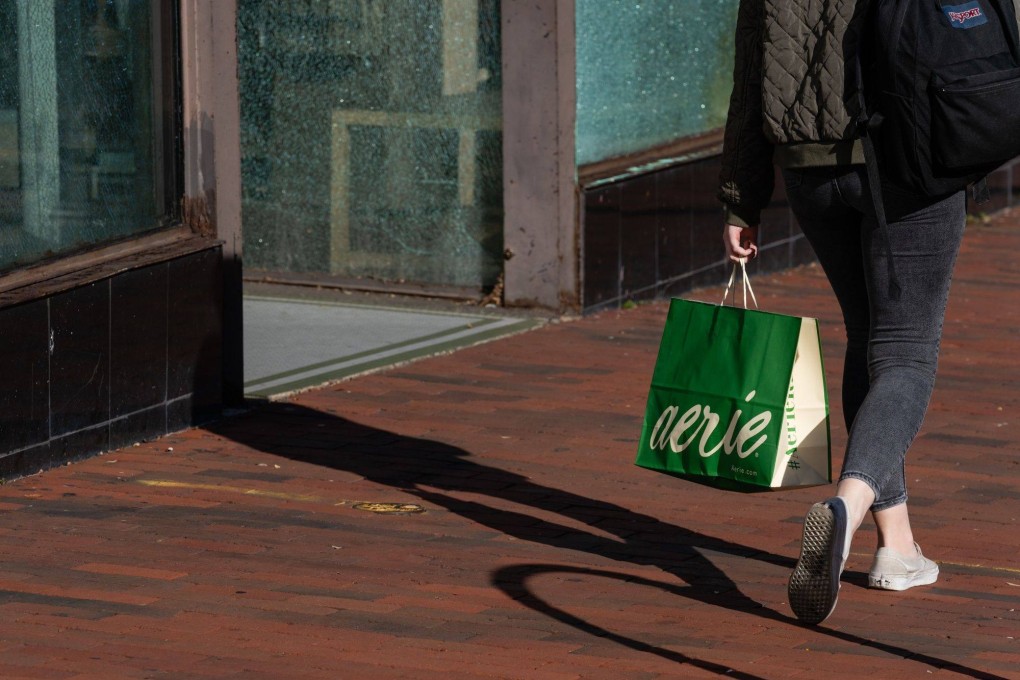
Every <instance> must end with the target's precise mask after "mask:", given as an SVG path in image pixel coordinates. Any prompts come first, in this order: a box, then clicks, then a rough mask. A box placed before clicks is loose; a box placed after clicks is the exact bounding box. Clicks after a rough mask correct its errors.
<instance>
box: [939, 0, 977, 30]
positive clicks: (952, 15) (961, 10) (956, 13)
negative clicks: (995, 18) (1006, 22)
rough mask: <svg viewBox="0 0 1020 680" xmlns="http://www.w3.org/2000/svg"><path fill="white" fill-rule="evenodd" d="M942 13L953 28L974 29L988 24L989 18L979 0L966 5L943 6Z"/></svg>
mask: <svg viewBox="0 0 1020 680" xmlns="http://www.w3.org/2000/svg"><path fill="white" fill-rule="evenodd" d="M942 11H943V12H945V13H946V17H948V18H949V24H950V25H951V26H952V27H953V28H974V27H976V26H983V25H984V24H987V23H988V17H986V16H985V13H984V11H983V10H982V9H981V5H980V4H979V3H978V1H977V0H974V2H968V3H967V4H965V5H943V7H942Z"/></svg>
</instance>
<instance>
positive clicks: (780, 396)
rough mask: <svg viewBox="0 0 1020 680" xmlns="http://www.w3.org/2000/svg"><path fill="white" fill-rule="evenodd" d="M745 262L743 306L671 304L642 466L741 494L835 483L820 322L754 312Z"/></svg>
mask: <svg viewBox="0 0 1020 680" xmlns="http://www.w3.org/2000/svg"><path fill="white" fill-rule="evenodd" d="M737 268H738V266H734V271H733V275H731V276H730V284H729V285H728V286H727V287H726V291H727V293H726V294H728V293H729V291H730V289H731V287H732V285H733V281H734V277H735V276H736V270H737ZM739 268H740V269H741V272H742V278H743V282H744V307H745V308H743V309H742V308H738V307H726V306H723V305H712V304H707V303H704V302H694V301H690V300H681V299H673V300H672V301H671V302H670V307H669V313H668V316H667V319H666V325H665V328H664V329H663V334H662V341H661V343H660V346H659V355H658V359H657V360H656V363H655V370H654V373H653V375H652V384H651V389H650V390H649V393H648V405H647V409H646V411H645V419H644V426H643V428H642V432H641V441H640V443H639V446H638V456H637V460H636V464H637V465H639V466H641V467H645V468H649V469H652V470H657V471H660V472H665V473H667V474H671V475H676V476H679V477H683V478H685V479H690V480H691V481H696V482H701V483H705V484H711V485H713V486H717V487H720V488H724V489H730V490H736V491H767V490H770V489H780V488H792V487H803V486H814V485H819V484H827V483H829V482H830V481H831V476H832V467H831V446H830V436H829V404H828V396H827V393H826V388H825V370H824V367H823V365H822V354H821V345H820V341H819V335H818V323H817V321H815V319H810V318H800V317H793V316H786V315H782V314H773V313H769V312H762V311H759V310H757V309H746V306H747V293H748V291H750V292H751V297H752V300H754V292H753V291H751V289H750V282H749V281H748V279H747V272H746V269H745V268H744V263H743V262H741V263H740V264H739ZM726 294H724V296H723V301H724V302H725V299H726ZM754 302H755V306H757V300H754Z"/></svg>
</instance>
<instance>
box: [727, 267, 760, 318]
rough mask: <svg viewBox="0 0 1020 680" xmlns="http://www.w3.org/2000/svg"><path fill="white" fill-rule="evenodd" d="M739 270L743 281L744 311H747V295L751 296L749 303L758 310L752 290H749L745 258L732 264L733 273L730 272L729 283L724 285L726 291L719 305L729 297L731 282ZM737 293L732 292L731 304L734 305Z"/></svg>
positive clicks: (756, 300) (749, 284)
mask: <svg viewBox="0 0 1020 680" xmlns="http://www.w3.org/2000/svg"><path fill="white" fill-rule="evenodd" d="M738 267H739V268H740V274H741V278H742V279H743V290H744V309H747V294H748V293H750V294H751V301H752V302H753V303H754V308H755V309H758V299H757V298H756V297H755V296H754V289H753V288H751V279H750V278H748V276H747V258H746V257H742V258H740V259H739V260H738V261H736V262H734V263H733V271H732V272H730V280H729V283H727V284H726V290H725V291H724V292H723V299H722V302H721V303H720V304H726V298H727V297H729V295H730V290H731V289H732V288H733V282H734V281H735V280H736V278H737V268H738ZM736 296H737V291H735V290H734V291H733V298H732V299H731V302H733V303H735V299H736Z"/></svg>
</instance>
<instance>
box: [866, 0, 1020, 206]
mask: <svg viewBox="0 0 1020 680" xmlns="http://www.w3.org/2000/svg"><path fill="white" fill-rule="evenodd" d="M870 5H871V6H870V7H869V10H868V11H869V16H868V18H867V20H866V22H865V25H864V31H863V36H864V37H863V41H862V44H861V48H860V62H859V63H858V74H859V76H860V77H859V78H858V85H859V87H860V85H861V84H862V83H861V80H862V79H863V87H862V88H861V90H862V92H863V104H862V106H863V108H864V110H865V112H864V118H862V123H863V124H866V126H867V128H866V129H865V130H862V132H865V133H866V134H865V135H864V136H865V141H866V145H865V148H866V151H867V146H869V144H867V142H868V138H869V137H870V138H871V142H872V143H873V146H874V150H873V152H872V156H877V160H878V163H879V165H880V167H881V174H882V177H883V179H885V180H887V181H889V182H892V183H893V184H896V185H899V186H902V187H904V188H907V189H911V190H914V191H917V192H920V193H922V194H925V195H928V196H932V197H939V196H947V195H949V194H952V193H954V192H956V191H958V190H960V189H962V188H963V187H965V186H967V185H968V184H971V183H973V182H976V181H978V180H980V179H982V178H983V177H984V176H985V175H987V174H988V173H989V172H991V171H993V170H995V169H996V168H998V167H999V166H1001V165H1003V164H1004V163H1006V162H1007V161H1009V160H1011V159H1013V158H1015V157H1016V156H1020V37H1018V35H1017V19H1016V14H1015V12H1016V10H1015V9H1014V5H1013V0H948V1H943V0H871V3H870Z"/></svg>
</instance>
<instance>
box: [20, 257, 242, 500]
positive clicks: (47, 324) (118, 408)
mask: <svg viewBox="0 0 1020 680" xmlns="http://www.w3.org/2000/svg"><path fill="white" fill-rule="evenodd" d="M220 262H221V252H220V247H219V246H214V247H210V248H209V249H208V250H205V251H200V252H197V253H192V254H189V255H185V256H183V257H180V258H176V259H173V260H169V261H165V262H160V263H158V264H153V265H150V266H147V267H142V268H139V269H134V270H130V271H125V272H121V273H119V274H117V275H115V276H113V277H111V278H109V279H105V280H101V281H97V282H93V283H89V284H88V285H85V286H81V287H79V288H75V289H71V290H66V291H62V292H60V293H58V294H56V295H53V296H51V297H49V298H45V299H42V300H36V301H33V302H29V303H26V304H22V305H17V306H13V307H7V308H2V309H0V328H4V329H12V330H9V331H6V332H3V333H0V480H6V479H11V478H14V477H18V476H22V475H26V474H34V473H36V472H39V471H40V470H44V469H46V468H49V467H53V466H55V465H60V464H63V463H65V462H70V461H73V460H78V459H81V458H84V457H87V456H90V455H92V454H95V453H98V452H100V451H108V450H111V449H115V448H120V447H123V446H128V445H130V444H132V443H135V442H138V441H142V440H145V439H152V438H156V437H160V436H163V435H165V434H168V433H170V432H176V431H179V430H182V429H185V428H187V427H190V426H192V425H195V424H199V423H202V422H208V421H209V420H211V419H213V418H215V417H217V416H218V415H219V413H220V411H221V409H222V378H221V375H222V334H223V324H222V315H223V302H222V300H223V296H222V284H221V281H222V275H221V268H220V267H221V264H220Z"/></svg>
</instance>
